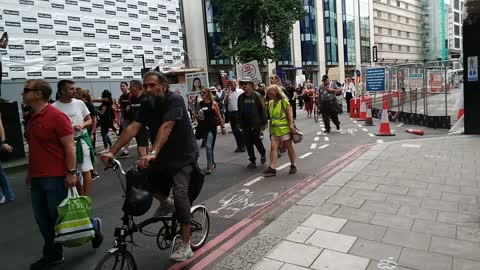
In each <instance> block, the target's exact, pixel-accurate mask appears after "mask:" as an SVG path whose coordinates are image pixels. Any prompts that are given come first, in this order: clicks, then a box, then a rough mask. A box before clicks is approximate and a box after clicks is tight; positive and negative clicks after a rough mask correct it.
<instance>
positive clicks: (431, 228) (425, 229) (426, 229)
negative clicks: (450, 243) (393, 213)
mask: <svg viewBox="0 0 480 270" xmlns="http://www.w3.org/2000/svg"><path fill="white" fill-rule="evenodd" d="M412 231H414V232H419V233H424V234H428V235H432V236H433V235H435V236H440V237H446V238H452V239H455V236H456V234H457V226H456V225H453V224H448V223H440V222H436V221H430V220H422V219H415V222H414V223H413V227H412Z"/></svg>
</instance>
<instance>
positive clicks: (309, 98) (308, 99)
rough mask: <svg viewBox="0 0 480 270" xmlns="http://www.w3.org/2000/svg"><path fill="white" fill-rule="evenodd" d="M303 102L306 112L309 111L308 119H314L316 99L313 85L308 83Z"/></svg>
mask: <svg viewBox="0 0 480 270" xmlns="http://www.w3.org/2000/svg"><path fill="white" fill-rule="evenodd" d="M302 97H303V102H304V103H305V110H306V111H307V117H309V118H310V117H312V111H313V102H314V97H315V89H314V88H313V84H311V83H307V88H306V89H305V90H303V94H302Z"/></svg>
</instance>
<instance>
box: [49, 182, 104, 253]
mask: <svg viewBox="0 0 480 270" xmlns="http://www.w3.org/2000/svg"><path fill="white" fill-rule="evenodd" d="M91 206H92V200H91V199H90V197H87V196H79V195H78V192H77V189H76V188H75V187H73V188H69V189H68V196H67V198H66V199H65V200H63V201H62V203H61V204H60V205H59V206H58V207H57V211H58V219H57V223H56V224H57V225H55V243H58V244H61V245H63V246H66V247H77V246H81V245H83V244H85V243H87V242H89V241H90V240H92V238H93V236H94V234H95V231H94V229H93V226H92V222H91V221H90V212H91V210H92V208H91Z"/></svg>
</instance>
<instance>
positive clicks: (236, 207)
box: [210, 188, 278, 218]
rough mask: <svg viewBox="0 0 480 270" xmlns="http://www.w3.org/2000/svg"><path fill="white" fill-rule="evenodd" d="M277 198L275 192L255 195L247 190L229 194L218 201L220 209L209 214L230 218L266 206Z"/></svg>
mask: <svg viewBox="0 0 480 270" xmlns="http://www.w3.org/2000/svg"><path fill="white" fill-rule="evenodd" d="M277 196H278V193H276V192H269V193H265V194H255V192H253V191H251V190H250V189H248V188H244V189H242V190H238V191H236V192H235V193H229V194H227V195H225V196H224V197H223V198H221V199H220V201H219V204H220V205H221V206H220V208H218V209H214V210H211V211H210V213H212V214H216V215H221V216H222V217H224V218H231V217H233V216H235V215H236V214H237V213H238V212H240V211H242V210H244V209H247V208H250V207H251V208H255V207H260V206H263V205H266V204H268V203H269V202H271V201H272V200H273V199H275V198H276V197H277Z"/></svg>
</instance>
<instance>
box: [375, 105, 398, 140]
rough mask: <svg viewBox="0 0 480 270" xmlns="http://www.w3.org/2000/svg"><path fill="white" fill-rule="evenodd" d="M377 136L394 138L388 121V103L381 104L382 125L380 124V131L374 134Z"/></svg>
mask: <svg viewBox="0 0 480 270" xmlns="http://www.w3.org/2000/svg"><path fill="white" fill-rule="evenodd" d="M376 135H377V136H395V134H392V131H391V130H390V121H389V120H388V103H387V101H386V100H385V101H384V102H383V111H382V123H381V124H380V130H379V131H378V133H377V134H376Z"/></svg>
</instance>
